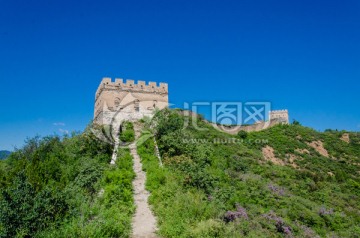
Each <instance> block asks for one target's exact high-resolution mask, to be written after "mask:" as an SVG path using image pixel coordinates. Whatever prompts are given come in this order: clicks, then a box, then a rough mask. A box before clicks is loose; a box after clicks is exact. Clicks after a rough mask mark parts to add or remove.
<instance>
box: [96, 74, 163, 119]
mask: <svg viewBox="0 0 360 238" xmlns="http://www.w3.org/2000/svg"><path fill="white" fill-rule="evenodd" d="M168 100H169V99H168V85H167V83H160V84H159V86H158V85H157V83H155V82H149V84H146V83H145V81H137V83H135V81H134V80H131V79H128V80H126V83H124V82H123V79H118V78H116V79H115V82H112V81H111V78H103V79H102V81H101V83H100V85H99V87H98V89H97V91H96V94H95V109H94V123H96V124H99V125H111V124H114V120H115V121H117V122H121V121H124V120H139V119H141V118H143V117H144V116H149V117H151V116H152V115H153V112H154V110H155V109H156V108H157V109H160V110H161V109H163V108H165V107H167V106H168Z"/></svg>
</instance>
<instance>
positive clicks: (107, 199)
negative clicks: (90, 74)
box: [0, 130, 134, 238]
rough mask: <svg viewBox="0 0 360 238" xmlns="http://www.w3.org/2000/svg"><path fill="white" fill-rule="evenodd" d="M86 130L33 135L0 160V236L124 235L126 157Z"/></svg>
mask: <svg viewBox="0 0 360 238" xmlns="http://www.w3.org/2000/svg"><path fill="white" fill-rule="evenodd" d="M111 153H112V147H111V146H110V145H109V144H106V143H103V142H102V141H99V140H97V139H96V137H95V136H94V135H93V134H92V133H91V132H90V130H86V131H85V132H84V133H82V134H78V135H72V136H71V137H67V138H64V139H60V138H58V137H45V138H33V139H31V140H29V141H27V143H26V145H25V146H24V148H22V149H20V150H18V151H16V152H14V153H12V154H11V155H10V157H9V158H8V159H7V160H4V161H0V237H77V238H78V237H84V238H85V237H128V236H129V234H130V232H131V217H132V214H133V212H134V205H133V196H132V184H131V182H132V180H133V178H134V172H133V171H132V157H131V155H130V153H129V151H128V150H120V151H119V153H118V156H119V159H118V160H117V164H116V166H110V165H109V162H110V159H111V158H110V157H111Z"/></svg>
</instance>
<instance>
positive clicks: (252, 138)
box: [138, 111, 360, 238]
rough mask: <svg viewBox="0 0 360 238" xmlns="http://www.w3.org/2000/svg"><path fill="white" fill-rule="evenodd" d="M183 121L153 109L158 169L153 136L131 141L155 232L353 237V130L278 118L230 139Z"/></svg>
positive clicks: (358, 208) (358, 214) (357, 191)
mask: <svg viewBox="0 0 360 238" xmlns="http://www.w3.org/2000/svg"><path fill="white" fill-rule="evenodd" d="M185 119H186V118H184V117H183V116H181V115H180V113H178V112H176V111H164V112H162V113H159V114H158V115H157V117H156V120H155V122H156V123H155V125H157V126H156V127H155V128H154V133H155V134H156V139H157V142H158V146H159V149H160V152H161V155H162V159H163V163H164V166H163V167H160V166H159V162H158V159H157V157H156V156H155V155H154V142H153V140H147V141H146V142H145V143H144V144H142V145H140V146H139V147H138V150H139V154H140V156H141V158H142V161H143V163H144V167H145V169H146V171H147V184H146V186H147V188H148V189H149V190H150V191H151V193H152V194H151V197H150V199H151V203H152V205H153V209H154V211H155V214H156V216H157V217H158V222H159V228H160V230H159V232H160V234H161V235H162V236H164V237H199V238H200V237H201V238H203V237H360V227H359V224H360V199H359V195H360V176H359V172H360V168H359V165H360V157H359V156H360V153H359V152H360V144H359V142H360V135H359V134H358V133H347V135H348V139H349V140H346V139H344V132H337V131H327V132H324V133H320V132H317V131H314V130H312V129H310V128H306V127H303V126H301V125H278V126H275V127H273V128H270V129H267V130H264V131H261V132H254V133H239V135H238V136H237V138H236V139H233V138H232V137H233V136H230V135H228V134H225V133H222V132H219V131H217V130H215V129H213V128H212V127H211V126H210V125H208V124H207V123H205V122H204V121H200V122H199V123H198V125H199V126H200V127H201V128H205V129H207V130H203V131H199V130H196V129H195V128H193V127H192V126H191V123H190V124H189V125H190V126H189V127H187V128H186V129H183V121H184V120H185ZM148 130H149V128H148ZM146 133H148V132H146Z"/></svg>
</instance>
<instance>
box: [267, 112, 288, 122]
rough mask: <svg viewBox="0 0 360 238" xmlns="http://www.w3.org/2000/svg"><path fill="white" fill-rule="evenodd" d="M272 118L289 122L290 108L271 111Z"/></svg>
mask: <svg viewBox="0 0 360 238" xmlns="http://www.w3.org/2000/svg"><path fill="white" fill-rule="evenodd" d="M270 120H272V121H276V122H279V123H285V124H289V112H288V110H276V111H270Z"/></svg>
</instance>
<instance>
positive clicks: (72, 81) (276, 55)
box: [0, 0, 360, 150]
mask: <svg viewBox="0 0 360 238" xmlns="http://www.w3.org/2000/svg"><path fill="white" fill-rule="evenodd" d="M104 76H108V77H112V78H115V77H120V78H131V79H135V80H145V81H157V82H168V83H169V93H170V96H169V97H170V102H171V103H174V104H175V105H176V106H177V107H182V105H183V102H194V101H199V100H200V101H242V102H245V101H252V100H256V101H270V102H272V107H273V108H274V109H283V108H287V109H289V112H290V116H291V119H296V120H298V121H300V122H301V123H302V124H303V125H306V126H310V127H313V128H315V129H317V130H324V129H326V128H333V129H346V130H360V110H359V106H358V104H359V102H360V93H359V89H360V82H359V80H360V1H358V0H349V1H346V0H345V1H332V0H326V1H321V0H320V1H314V0H311V1H310V0H309V1H308V0H304V1H303V0H302V1H289V0H282V1H278V0H274V1H272V0H271V1H269V0H261V1H260V0H247V1H243V0H237V1H226V0H221V1H220V0H219V1H210V0H206V1H196V0H191V1H190V0H189V1H175V0H163V1H145V0H143V1H136V0H135V1H96V2H95V1H73V0H72V1H67V0H62V1H49V0H47V1H41V0H38V1H24V0H21V1H19V0H8V1H5V0H0V83H1V84H0V99H1V100H0V107H1V112H0V150H1V149H9V150H12V149H13V148H14V146H18V147H19V146H21V145H22V143H23V141H24V139H25V138H26V137H32V136H34V135H36V134H39V135H42V136H44V135H48V134H54V133H57V134H62V133H63V132H65V131H73V130H77V131H81V130H83V129H84V128H85V126H86V125H87V124H88V123H89V122H90V121H91V119H92V116H93V104H94V94H95V91H96V88H97V87H98V84H99V83H100V81H101V78H102V77H104Z"/></svg>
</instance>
